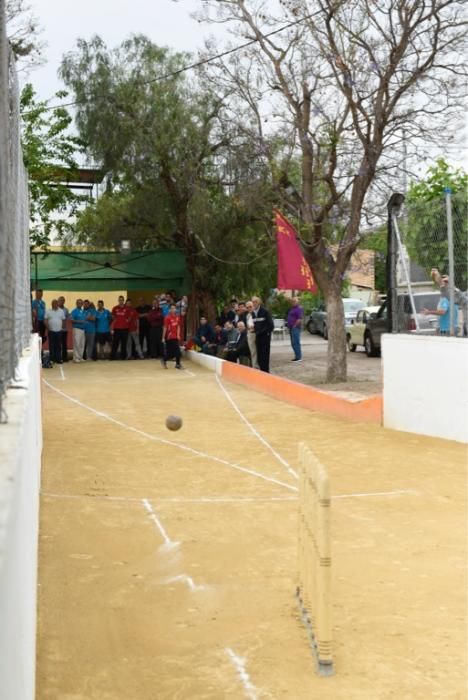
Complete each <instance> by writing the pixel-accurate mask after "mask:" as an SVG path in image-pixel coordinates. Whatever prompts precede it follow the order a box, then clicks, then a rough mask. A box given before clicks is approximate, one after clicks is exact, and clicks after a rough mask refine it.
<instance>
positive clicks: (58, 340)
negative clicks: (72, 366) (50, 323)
mask: <svg viewBox="0 0 468 700" xmlns="http://www.w3.org/2000/svg"><path fill="white" fill-rule="evenodd" d="M49 353H50V359H51V360H52V362H62V331H49Z"/></svg>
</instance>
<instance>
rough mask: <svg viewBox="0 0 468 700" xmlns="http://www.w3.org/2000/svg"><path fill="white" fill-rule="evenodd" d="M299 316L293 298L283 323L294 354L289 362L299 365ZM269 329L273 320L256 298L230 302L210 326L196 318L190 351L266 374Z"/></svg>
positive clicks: (268, 359)
mask: <svg viewBox="0 0 468 700" xmlns="http://www.w3.org/2000/svg"><path fill="white" fill-rule="evenodd" d="M303 316H304V312H303V309H302V307H301V306H300V304H299V299H298V298H297V297H294V298H293V299H292V303H291V308H290V310H289V313H288V319H287V325H288V328H289V331H290V337H291V346H292V348H293V351H294V358H293V362H301V361H302V352H301V341H300V337H301V329H302V319H303ZM273 329H274V321H273V318H272V316H271V314H270V312H269V311H268V309H266V308H265V307H264V306H263V305H262V301H261V299H260V298H259V297H252V299H250V300H249V301H237V299H231V303H230V305H225V306H224V307H223V309H222V311H221V313H220V315H219V316H218V317H217V319H216V323H215V324H214V326H212V325H211V324H210V323H209V321H208V319H207V318H206V316H202V317H201V318H200V325H199V327H198V329H197V332H196V333H195V335H194V336H193V338H192V339H191V347H193V348H194V349H198V350H200V351H201V352H203V353H206V354H208V355H215V356H217V357H221V358H223V359H225V360H228V361H229V362H240V363H241V364H247V365H250V366H251V367H255V368H257V369H260V370H261V371H262V372H269V371H270V346H271V335H272V333H273Z"/></svg>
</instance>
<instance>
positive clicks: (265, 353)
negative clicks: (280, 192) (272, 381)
mask: <svg viewBox="0 0 468 700" xmlns="http://www.w3.org/2000/svg"><path fill="white" fill-rule="evenodd" d="M261 302H262V300H261V299H260V297H252V304H253V312H252V321H253V323H254V327H255V341H256V345H257V362H258V366H259V368H260V369H261V371H262V372H269V371H270V344H271V334H272V332H273V328H274V327H275V324H274V323H273V319H272V317H271V314H270V312H269V311H267V309H265V307H264V306H262V304H261Z"/></svg>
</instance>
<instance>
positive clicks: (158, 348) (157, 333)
mask: <svg viewBox="0 0 468 700" xmlns="http://www.w3.org/2000/svg"><path fill="white" fill-rule="evenodd" d="M162 333H163V329H162V326H151V327H150V344H149V354H150V356H151V357H153V358H156V357H163V356H164V347H163V342H162Z"/></svg>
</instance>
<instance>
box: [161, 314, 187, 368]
mask: <svg viewBox="0 0 468 700" xmlns="http://www.w3.org/2000/svg"><path fill="white" fill-rule="evenodd" d="M164 340H165V341H166V345H165V349H164V355H163V357H162V358H161V364H162V366H163V367H164V368H165V369H167V360H170V359H172V358H175V361H176V369H182V365H181V364H180V357H181V355H180V345H179V342H180V316H177V309H176V305H175V304H171V306H170V309H169V313H168V314H167V316H166V318H165V319H164Z"/></svg>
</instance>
